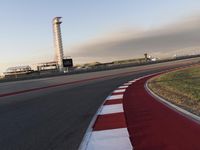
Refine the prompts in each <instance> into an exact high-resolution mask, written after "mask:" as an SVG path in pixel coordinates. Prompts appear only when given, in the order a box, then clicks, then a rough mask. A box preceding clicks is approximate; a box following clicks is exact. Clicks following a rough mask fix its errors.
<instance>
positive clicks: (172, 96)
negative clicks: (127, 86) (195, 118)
mask: <svg viewBox="0 0 200 150" xmlns="http://www.w3.org/2000/svg"><path fill="white" fill-rule="evenodd" d="M148 86H149V87H150V88H151V89H152V90H153V91H154V92H155V93H156V94H158V95H160V96H161V97H164V98H165V99H167V100H169V101H171V102H172V103H174V104H176V105H179V106H181V107H183V108H184V109H187V110H189V111H191V112H193V113H195V114H198V115H200V66H195V67H192V68H188V69H184V70H179V71H174V72H170V73H167V74H163V75H161V76H159V77H156V78H153V79H152V80H150V81H149V84H148Z"/></svg>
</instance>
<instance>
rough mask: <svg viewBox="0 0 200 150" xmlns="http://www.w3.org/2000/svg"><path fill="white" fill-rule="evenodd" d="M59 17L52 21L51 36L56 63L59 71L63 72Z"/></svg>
mask: <svg viewBox="0 0 200 150" xmlns="http://www.w3.org/2000/svg"><path fill="white" fill-rule="evenodd" d="M60 19H61V17H55V18H54V19H53V34H54V46H55V52H56V61H57V63H58V66H59V70H60V71H63V70H64V67H63V58H64V54H63V46H62V35H61V28H60V25H61V23H62V22H61V21H60Z"/></svg>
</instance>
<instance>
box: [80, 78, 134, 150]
mask: <svg viewBox="0 0 200 150" xmlns="http://www.w3.org/2000/svg"><path fill="white" fill-rule="evenodd" d="M135 81H136V80H133V81H129V82H128V83H125V84H124V85H122V86H120V87H118V88H117V89H116V90H114V91H113V92H112V94H111V95H110V96H108V97H107V98H106V100H105V102H104V104H103V105H102V107H101V108H100V110H99V111H98V113H97V117H96V120H95V122H94V124H93V126H92V129H91V131H89V132H90V133H88V136H87V138H85V139H84V141H83V143H82V146H81V147H80V148H79V149H80V150H132V149H133V146H132V144H131V141H130V138H129V133H128V130H127V124H126V120H125V115H124V109H123V104H122V102H123V95H124V92H125V91H126V88H128V87H129V85H131V84H132V83H133V82H135Z"/></svg>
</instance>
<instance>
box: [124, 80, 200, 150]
mask: <svg viewBox="0 0 200 150" xmlns="http://www.w3.org/2000/svg"><path fill="white" fill-rule="evenodd" d="M149 78H150V77H146V78H143V79H141V80H138V81H136V82H135V83H133V84H132V85H131V86H130V87H129V88H127V90H126V92H125V94H124V98H123V106H124V111H125V118H126V122H127V126H128V131H129V134H130V139H131V142H132V145H133V147H134V149H135V150H200V125H199V124H197V123H195V122H193V121H192V120H190V119H188V118H186V117H184V116H183V115H181V114H179V113H177V112H176V111H174V110H172V109H171V108H169V107H167V106H165V105H164V104H162V103H161V102H159V101H157V100H156V99H154V98H153V97H152V96H151V95H149V94H148V93H147V92H146V90H145V88H144V84H145V82H146V81H147V80H148V79H149Z"/></svg>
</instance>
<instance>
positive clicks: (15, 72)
mask: <svg viewBox="0 0 200 150" xmlns="http://www.w3.org/2000/svg"><path fill="white" fill-rule="evenodd" d="M33 72H34V71H33V70H32V69H31V67H30V66H28V65H27V66H16V67H9V68H8V69H7V70H6V71H5V72H4V73H3V74H4V76H5V77H16V78H17V77H21V76H25V75H27V74H31V73H33Z"/></svg>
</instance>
